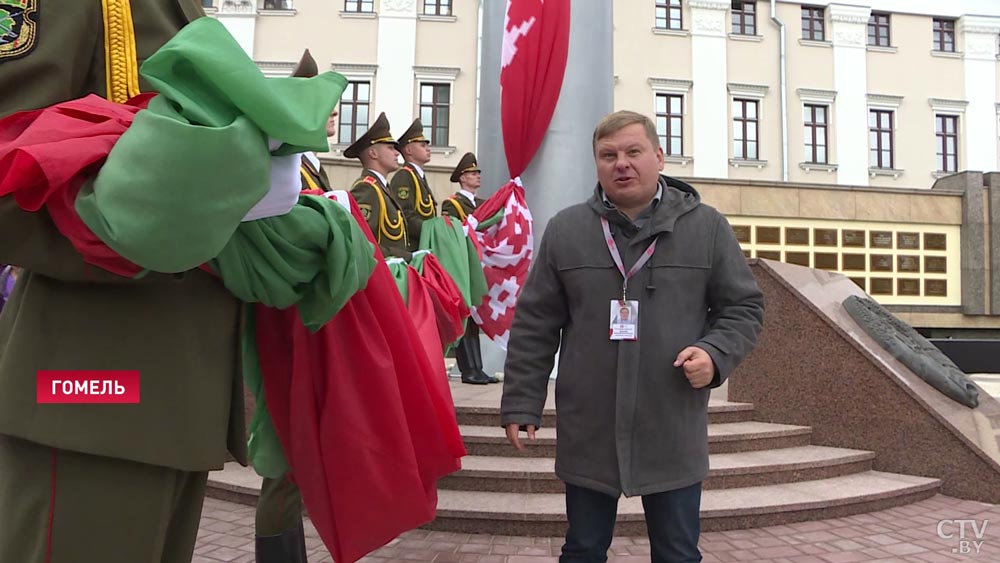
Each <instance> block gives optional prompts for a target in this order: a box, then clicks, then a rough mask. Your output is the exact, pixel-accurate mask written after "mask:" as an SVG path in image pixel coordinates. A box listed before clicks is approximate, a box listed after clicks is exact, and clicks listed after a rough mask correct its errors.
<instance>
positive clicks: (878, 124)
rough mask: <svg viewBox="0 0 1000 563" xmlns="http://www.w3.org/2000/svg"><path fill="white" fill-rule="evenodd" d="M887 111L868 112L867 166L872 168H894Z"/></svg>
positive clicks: (889, 116)
mask: <svg viewBox="0 0 1000 563" xmlns="http://www.w3.org/2000/svg"><path fill="white" fill-rule="evenodd" d="M892 114H893V112H891V111H889V110H880V109H873V110H869V111H868V148H869V159H868V160H869V165H870V166H871V167H872V168H889V169H891V168H894V166H893V164H894V163H893V155H892V118H893V115H892Z"/></svg>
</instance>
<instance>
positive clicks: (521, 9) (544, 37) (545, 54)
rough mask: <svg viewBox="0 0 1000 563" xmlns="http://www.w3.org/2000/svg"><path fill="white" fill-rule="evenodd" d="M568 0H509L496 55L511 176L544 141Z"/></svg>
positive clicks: (561, 61)
mask: <svg viewBox="0 0 1000 563" xmlns="http://www.w3.org/2000/svg"><path fill="white" fill-rule="evenodd" d="M569 17H570V6H569V0H507V12H506V17H505V18H504V35H503V49H502V51H501V61H500V122H501V126H502V128H503V140H504V151H505V152H506V154H507V168H508V169H509V170H510V177H511V178H517V177H518V176H520V175H521V173H523V172H524V170H525V169H526V168H527V167H528V164H529V163H530V162H531V159H532V158H533V157H534V156H535V152H536V151H537V150H538V147H539V146H541V144H542V138H544V137H545V131H546V130H547V129H548V127H549V121H550V120H551V119H552V113H553V112H554V111H555V109H556V102H557V101H558V100H559V92H560V90H561V89H562V83H563V75H564V74H565V71H566V58H567V56H568V55H569Z"/></svg>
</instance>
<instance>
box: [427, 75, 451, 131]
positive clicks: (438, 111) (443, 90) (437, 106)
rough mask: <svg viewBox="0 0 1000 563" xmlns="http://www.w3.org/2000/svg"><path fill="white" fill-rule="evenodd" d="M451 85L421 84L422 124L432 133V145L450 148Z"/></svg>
mask: <svg viewBox="0 0 1000 563" xmlns="http://www.w3.org/2000/svg"><path fill="white" fill-rule="evenodd" d="M450 106H451V85H449V84H427V83H422V84H420V122H421V123H422V124H423V126H424V128H425V129H429V130H430V132H431V135H430V139H431V144H432V145H434V146H436V147H447V146H448V125H449V123H450V122H451V118H450V114H451V107H450Z"/></svg>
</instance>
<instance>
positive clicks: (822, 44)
mask: <svg viewBox="0 0 1000 563" xmlns="http://www.w3.org/2000/svg"><path fill="white" fill-rule="evenodd" d="M799 45H802V46H803V47H827V48H832V47H833V42H832V41H816V40H815V39H799Z"/></svg>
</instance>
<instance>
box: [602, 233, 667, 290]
mask: <svg viewBox="0 0 1000 563" xmlns="http://www.w3.org/2000/svg"><path fill="white" fill-rule="evenodd" d="M601 228H602V229H604V240H605V242H607V243H608V251H610V252H611V259H612V260H614V261H615V266H618V271H619V272H621V274H622V301H625V300H626V299H627V296H626V292H627V291H628V280H629V278H631V277H632V276H634V275H635V274H636V272H638V271H639V269H640V268H642V267H643V266H645V265H646V262H649V259H650V258H651V257H652V256H653V251H655V250H656V239H655V238H654V239H653V242H651V243H649V246H647V247H646V250H645V251H644V252H643V253H642V256H640V257H639V259H638V260H636V261H635V264H633V265H632V267H631V268H630V269H629V271H628V272H626V271H625V265H624V264H622V255H621V253H620V252H618V245H617V244H615V237H613V236H611V227H610V226H609V225H608V220H607V219H606V218H604V217H601Z"/></svg>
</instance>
